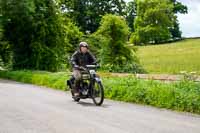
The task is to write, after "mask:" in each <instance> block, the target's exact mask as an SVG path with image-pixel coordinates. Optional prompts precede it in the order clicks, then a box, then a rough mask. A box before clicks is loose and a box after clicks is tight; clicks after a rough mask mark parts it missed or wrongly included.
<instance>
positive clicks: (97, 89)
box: [91, 81, 104, 106]
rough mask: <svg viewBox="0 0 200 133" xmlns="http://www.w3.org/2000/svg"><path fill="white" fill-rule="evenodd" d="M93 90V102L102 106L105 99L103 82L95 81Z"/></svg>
mask: <svg viewBox="0 0 200 133" xmlns="http://www.w3.org/2000/svg"><path fill="white" fill-rule="evenodd" d="M91 92H92V100H93V102H94V103H95V104H96V105H97V106H100V105H101V104H102V103H103V101H104V88H103V85H102V83H101V82H97V81H95V82H94V85H93V88H92V91H91Z"/></svg>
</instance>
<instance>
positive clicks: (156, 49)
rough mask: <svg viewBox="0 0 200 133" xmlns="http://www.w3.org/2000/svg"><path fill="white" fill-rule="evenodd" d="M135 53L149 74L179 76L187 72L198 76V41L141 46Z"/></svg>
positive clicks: (199, 70)
mask: <svg viewBox="0 0 200 133" xmlns="http://www.w3.org/2000/svg"><path fill="white" fill-rule="evenodd" d="M137 53H138V57H139V58H140V62H141V64H142V65H143V67H144V68H145V69H146V71H147V72H149V73H164V74H166V73H167V74H179V73H180V71H187V72H197V73H198V74H200V39H186V40H182V41H179V42H175V43H169V44H163V45H153V46H152V45H151V46H141V47H139V48H138V52H137Z"/></svg>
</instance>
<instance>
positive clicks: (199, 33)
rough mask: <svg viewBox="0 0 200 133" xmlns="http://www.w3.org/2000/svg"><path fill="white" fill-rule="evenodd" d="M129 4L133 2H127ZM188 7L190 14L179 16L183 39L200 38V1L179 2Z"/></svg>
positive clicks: (186, 0) (183, 0)
mask: <svg viewBox="0 0 200 133" xmlns="http://www.w3.org/2000/svg"><path fill="white" fill-rule="evenodd" d="M125 1H126V2H129V1H131V0H125ZM178 1H180V2H182V3H183V4H184V5H186V6H187V7H188V14H178V20H179V23H180V29H181V31H182V36H183V37H200V0H178Z"/></svg>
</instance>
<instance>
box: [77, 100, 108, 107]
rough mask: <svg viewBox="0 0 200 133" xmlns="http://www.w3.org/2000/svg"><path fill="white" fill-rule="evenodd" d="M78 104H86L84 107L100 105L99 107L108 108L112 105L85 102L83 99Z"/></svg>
mask: <svg viewBox="0 0 200 133" xmlns="http://www.w3.org/2000/svg"><path fill="white" fill-rule="evenodd" d="M77 104H79V105H81V106H84V107H99V108H108V107H110V106H111V105H108V104H102V105H101V106H96V105H95V104H94V103H89V102H83V101H80V102H78V103H77Z"/></svg>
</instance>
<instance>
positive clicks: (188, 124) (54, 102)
mask: <svg viewBox="0 0 200 133" xmlns="http://www.w3.org/2000/svg"><path fill="white" fill-rule="evenodd" d="M0 133H200V116H199V115H192V114H188V113H178V112H172V111H167V110H164V109H157V108H153V107H148V106H142V105H135V104H128V103H122V102H115V101H111V100H105V101H104V104H103V106H101V107H96V106H95V105H94V104H93V103H92V100H90V99H88V100H82V101H81V102H80V103H76V102H73V100H72V99H71V96H70V94H69V93H66V92H62V91H57V90H52V89H48V88H43V87H37V86H34V85H28V84H23V83H17V82H13V81H7V80H0Z"/></svg>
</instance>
